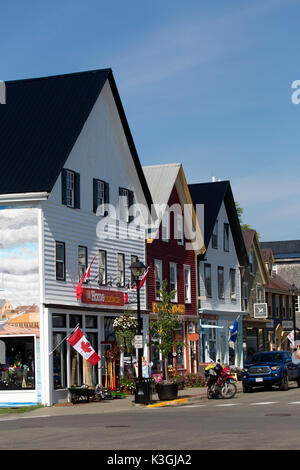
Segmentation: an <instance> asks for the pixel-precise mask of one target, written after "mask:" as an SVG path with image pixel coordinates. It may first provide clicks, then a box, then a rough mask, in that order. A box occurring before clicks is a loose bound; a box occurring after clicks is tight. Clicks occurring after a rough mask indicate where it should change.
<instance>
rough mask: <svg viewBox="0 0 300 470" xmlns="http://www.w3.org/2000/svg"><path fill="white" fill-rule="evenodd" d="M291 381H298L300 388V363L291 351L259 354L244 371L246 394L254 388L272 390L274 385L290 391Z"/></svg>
mask: <svg viewBox="0 0 300 470" xmlns="http://www.w3.org/2000/svg"><path fill="white" fill-rule="evenodd" d="M289 381H296V382H297V385H298V387H300V363H299V361H296V360H293V355H292V353H291V352H290V351H266V352H258V353H256V354H254V356H253V357H252V359H251V362H250V363H247V364H245V365H244V369H243V371H242V384H243V391H244V392H250V391H251V390H252V388H254V387H264V388H266V389H267V388H269V389H270V388H271V387H272V385H278V386H279V388H280V390H288V389H289Z"/></svg>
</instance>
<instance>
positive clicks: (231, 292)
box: [229, 269, 236, 300]
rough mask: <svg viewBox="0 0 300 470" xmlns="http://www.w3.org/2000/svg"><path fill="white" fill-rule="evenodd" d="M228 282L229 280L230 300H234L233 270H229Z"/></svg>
mask: <svg viewBox="0 0 300 470" xmlns="http://www.w3.org/2000/svg"><path fill="white" fill-rule="evenodd" d="M229 280H230V299H231V300H236V282H235V269H230V271H229Z"/></svg>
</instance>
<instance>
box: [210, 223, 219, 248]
mask: <svg viewBox="0 0 300 470" xmlns="http://www.w3.org/2000/svg"><path fill="white" fill-rule="evenodd" d="M211 247H212V248H214V249H216V250H217V249H218V221H217V220H216V223H215V225H214V229H213V233H212V239H211Z"/></svg>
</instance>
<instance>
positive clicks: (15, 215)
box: [0, 208, 39, 308]
mask: <svg viewBox="0 0 300 470" xmlns="http://www.w3.org/2000/svg"><path fill="white" fill-rule="evenodd" d="M0 273H1V275H0V298H5V299H6V300H8V301H9V302H10V303H11V304H12V306H13V307H14V308H15V307H17V306H18V305H33V304H37V305H38V304H39V264H38V212H37V209H35V208H23V209H16V208H14V209H12V208H6V209H2V210H0Z"/></svg>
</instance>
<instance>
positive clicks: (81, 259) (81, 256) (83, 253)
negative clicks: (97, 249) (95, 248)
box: [78, 246, 87, 281]
mask: <svg viewBox="0 0 300 470" xmlns="http://www.w3.org/2000/svg"><path fill="white" fill-rule="evenodd" d="M86 268H87V247H86V246H79V247H78V277H79V281H81V279H82V277H83V275H84V273H85V271H86Z"/></svg>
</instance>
